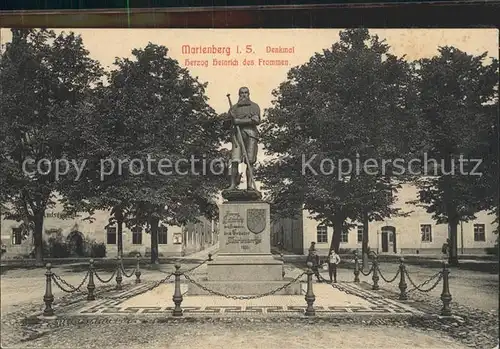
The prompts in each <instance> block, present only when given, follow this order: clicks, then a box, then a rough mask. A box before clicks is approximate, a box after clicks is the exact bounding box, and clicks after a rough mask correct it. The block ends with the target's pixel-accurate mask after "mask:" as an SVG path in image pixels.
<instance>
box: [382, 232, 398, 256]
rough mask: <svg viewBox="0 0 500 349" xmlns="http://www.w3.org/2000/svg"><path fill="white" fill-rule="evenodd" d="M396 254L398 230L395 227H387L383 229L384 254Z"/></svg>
mask: <svg viewBox="0 0 500 349" xmlns="http://www.w3.org/2000/svg"><path fill="white" fill-rule="evenodd" d="M389 249H391V250H392V252H394V253H396V251H397V248H396V228H395V227H393V226H385V227H383V228H382V252H389Z"/></svg>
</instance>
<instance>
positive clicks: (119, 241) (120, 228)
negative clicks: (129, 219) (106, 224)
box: [116, 220, 123, 258]
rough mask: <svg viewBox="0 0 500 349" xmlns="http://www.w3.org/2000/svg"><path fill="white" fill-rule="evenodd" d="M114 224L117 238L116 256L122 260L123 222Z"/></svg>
mask: <svg viewBox="0 0 500 349" xmlns="http://www.w3.org/2000/svg"><path fill="white" fill-rule="evenodd" d="M116 224H117V225H118V237H117V241H116V245H117V247H118V256H119V257H120V258H123V220H119V221H117V222H116Z"/></svg>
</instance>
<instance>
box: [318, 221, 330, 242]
mask: <svg viewBox="0 0 500 349" xmlns="http://www.w3.org/2000/svg"><path fill="white" fill-rule="evenodd" d="M316 241H317V242H318V244H321V243H326V242H328V229H327V227H326V225H318V226H317V227H316Z"/></svg>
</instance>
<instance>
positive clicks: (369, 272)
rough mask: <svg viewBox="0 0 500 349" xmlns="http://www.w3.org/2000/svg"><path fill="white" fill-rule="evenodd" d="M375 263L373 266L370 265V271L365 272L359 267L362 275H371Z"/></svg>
mask: <svg viewBox="0 0 500 349" xmlns="http://www.w3.org/2000/svg"><path fill="white" fill-rule="evenodd" d="M373 267H374V266H373V264H372V266H371V267H370V269H369V270H368V272H366V273H365V272H364V271H363V269H359V272H360V273H361V275H364V276H370V274H371V273H372V272H373Z"/></svg>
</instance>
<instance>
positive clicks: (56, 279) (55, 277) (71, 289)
mask: <svg viewBox="0 0 500 349" xmlns="http://www.w3.org/2000/svg"><path fill="white" fill-rule="evenodd" d="M89 274H90V271H87V274H85V277H84V278H83V280H82V282H81V283H80V285H78V287H75V286H73V285H71V284H69V283H68V282H66V281H65V280H64V279H62V278H61V277H60V276H58V275H56V274H52V280H54V283H55V284H56V286H57V287H59V288H60V289H61V290H62V291H63V292H66V293H75V292H82V291H81V290H80V288H81V287H82V286H83V285H84V284H85V281H87V278H88V277H89ZM59 282H60V283H59ZM61 284H64V285H65V286H68V287H69V290H68V289H65V288H64V287H63V286H62V285H61Z"/></svg>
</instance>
